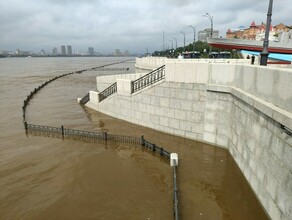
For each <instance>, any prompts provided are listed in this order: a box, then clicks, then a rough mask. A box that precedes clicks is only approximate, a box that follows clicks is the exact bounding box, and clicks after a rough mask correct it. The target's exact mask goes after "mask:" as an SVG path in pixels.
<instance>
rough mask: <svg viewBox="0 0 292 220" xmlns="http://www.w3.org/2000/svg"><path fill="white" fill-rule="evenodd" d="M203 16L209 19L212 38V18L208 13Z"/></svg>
mask: <svg viewBox="0 0 292 220" xmlns="http://www.w3.org/2000/svg"><path fill="white" fill-rule="evenodd" d="M203 16H204V17H207V18H209V19H210V22H211V38H212V37H213V16H212V15H210V14H209V13H206V14H204V15H203Z"/></svg>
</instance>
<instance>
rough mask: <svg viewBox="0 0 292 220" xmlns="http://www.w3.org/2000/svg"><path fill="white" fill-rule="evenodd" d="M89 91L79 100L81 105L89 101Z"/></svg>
mask: <svg viewBox="0 0 292 220" xmlns="http://www.w3.org/2000/svg"><path fill="white" fill-rule="evenodd" d="M89 99H90V98H89V93H87V94H86V95H85V96H84V97H83V98H82V99H81V100H80V104H81V105H85V104H86V103H87V102H89Z"/></svg>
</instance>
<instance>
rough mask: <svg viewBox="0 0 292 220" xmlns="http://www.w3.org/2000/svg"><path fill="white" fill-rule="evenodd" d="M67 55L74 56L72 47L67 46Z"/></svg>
mask: <svg viewBox="0 0 292 220" xmlns="http://www.w3.org/2000/svg"><path fill="white" fill-rule="evenodd" d="M67 55H69V56H72V47H71V45H68V46H67Z"/></svg>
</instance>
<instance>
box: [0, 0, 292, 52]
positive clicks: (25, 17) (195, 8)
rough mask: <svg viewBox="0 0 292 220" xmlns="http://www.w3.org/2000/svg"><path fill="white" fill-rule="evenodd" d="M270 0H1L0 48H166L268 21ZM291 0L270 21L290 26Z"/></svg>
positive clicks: (278, 2)
mask: <svg viewBox="0 0 292 220" xmlns="http://www.w3.org/2000/svg"><path fill="white" fill-rule="evenodd" d="M268 3H269V0H0V50H1V49H2V50H12V51H15V49H17V48H19V49H21V50H33V51H36V52H38V51H40V50H41V49H45V50H46V51H49V52H51V50H52V48H53V47H57V48H58V50H59V51H60V46H61V45H72V48H73V51H76V50H79V51H87V48H88V47H89V46H92V47H94V48H95V51H98V52H113V50H114V49H116V48H118V49H120V50H121V51H124V50H129V51H130V52H131V53H139V52H145V51H146V48H148V49H149V52H153V51H154V50H161V49H162V33H163V31H164V32H165V42H167V43H169V44H171V43H170V41H169V40H172V38H173V37H175V38H177V39H178V46H182V45H183V35H182V34H180V31H184V32H185V33H186V42H187V43H190V42H191V41H192V39H193V30H192V29H190V28H188V25H193V26H196V27H197V31H198V30H201V29H204V28H208V27H210V20H209V19H208V18H206V17H203V16H202V15H203V14H205V13H206V12H208V13H209V14H211V15H213V19H214V29H218V30H219V31H220V36H223V37H225V32H226V31H227V29H228V28H236V27H238V26H240V25H244V26H246V27H247V26H249V25H250V24H251V22H252V21H253V20H254V21H255V22H256V24H259V23H260V22H262V21H264V22H266V16H267V9H268ZM291 13H292V2H291V0H275V1H274V7H273V16H272V24H273V25H275V24H278V23H280V22H283V23H284V24H287V25H292V15H291Z"/></svg>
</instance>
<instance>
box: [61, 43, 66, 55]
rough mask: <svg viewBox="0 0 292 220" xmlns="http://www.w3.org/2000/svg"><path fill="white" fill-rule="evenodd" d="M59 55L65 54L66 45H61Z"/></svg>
mask: <svg viewBox="0 0 292 220" xmlns="http://www.w3.org/2000/svg"><path fill="white" fill-rule="evenodd" d="M61 55H63V56H65V55H66V47H65V46H64V45H62V46H61Z"/></svg>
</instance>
